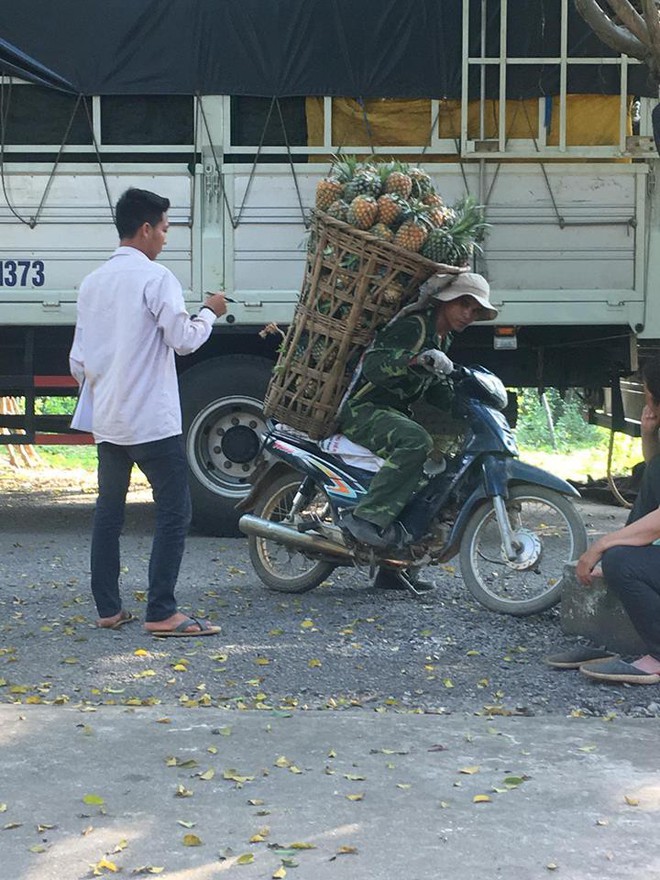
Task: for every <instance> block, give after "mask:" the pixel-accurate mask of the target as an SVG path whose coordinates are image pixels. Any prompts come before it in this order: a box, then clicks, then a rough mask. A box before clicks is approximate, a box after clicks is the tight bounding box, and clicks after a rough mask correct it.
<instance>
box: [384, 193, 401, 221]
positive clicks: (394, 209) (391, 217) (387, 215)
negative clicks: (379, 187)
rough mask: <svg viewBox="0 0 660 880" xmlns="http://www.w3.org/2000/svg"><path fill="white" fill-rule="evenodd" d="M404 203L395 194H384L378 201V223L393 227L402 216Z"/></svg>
mask: <svg viewBox="0 0 660 880" xmlns="http://www.w3.org/2000/svg"><path fill="white" fill-rule="evenodd" d="M403 208H404V202H403V201H402V200H401V199H400V197H399V196H397V195H395V194H394V193H384V194H383V195H382V196H381V197H380V198H379V199H378V222H379V223H384V224H385V225H386V226H393V225H394V224H395V223H396V221H397V220H398V219H399V217H400V216H401V212H402V211H403Z"/></svg>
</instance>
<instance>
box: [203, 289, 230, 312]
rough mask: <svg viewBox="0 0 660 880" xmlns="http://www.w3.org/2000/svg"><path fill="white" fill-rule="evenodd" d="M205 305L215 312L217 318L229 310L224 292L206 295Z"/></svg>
mask: <svg viewBox="0 0 660 880" xmlns="http://www.w3.org/2000/svg"><path fill="white" fill-rule="evenodd" d="M204 305H205V306H206V308H207V309H211V311H212V312H215V316H216V318H220V317H221V316H222V315H224V314H225V312H226V311H227V301H226V300H225V295H224V293H212V294H211V295H210V296H207V297H206V299H205V300H204Z"/></svg>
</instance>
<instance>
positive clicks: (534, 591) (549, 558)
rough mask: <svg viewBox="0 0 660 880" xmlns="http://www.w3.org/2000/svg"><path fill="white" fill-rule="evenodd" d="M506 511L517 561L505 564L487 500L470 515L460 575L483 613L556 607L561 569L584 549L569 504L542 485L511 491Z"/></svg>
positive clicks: (583, 538)
mask: <svg viewBox="0 0 660 880" xmlns="http://www.w3.org/2000/svg"><path fill="white" fill-rule="evenodd" d="M506 509H507V513H508V516H509V522H510V523H511V530H512V532H513V540H514V545H515V548H516V550H517V552H518V556H517V558H516V559H514V560H509V559H507V556H506V553H505V552H504V548H503V546H502V538H501V535H500V529H499V526H498V524H497V520H496V518H495V510H494V509H493V505H492V503H491V502H490V501H488V502H485V503H484V504H482V505H481V506H480V507H478V508H477V510H476V511H475V512H474V513H473V515H472V516H471V517H470V519H469V520H468V523H467V525H466V527H465V532H464V534H463V537H462V539H461V547H460V563H461V573H462V575H463V580H464V582H465V585H466V587H467V588H468V590H469V591H470V593H471V594H472V595H473V596H474V598H475V599H477V600H478V601H479V602H480V603H481V604H482V605H484V606H485V607H486V608H489V609H490V610H491V611H497V612H499V613H501V614H512V615H514V616H516V617H524V616H526V615H528V614H537V613H538V612H540V611H545V610H546V609H548V608H551V607H552V606H553V605H556V604H557V602H558V601H559V599H560V596H561V588H562V579H563V576H564V566H565V565H566V563H567V562H572V561H573V560H575V559H577V558H578V557H579V556H580V555H581V554H582V553H584V551H585V550H586V549H587V532H586V529H585V527H584V523H583V522H582V520H581V518H580V516H579V514H578V512H577V510H576V509H575V507H574V506H573V503H572V502H571V500H570V499H569V498H567V497H566V496H565V495H561V494H560V493H559V492H554V491H553V490H551V489H546V488H544V487H543V486H532V485H519V486H514V487H513V488H512V489H511V490H510V493H509V498H508V500H507V502H506Z"/></svg>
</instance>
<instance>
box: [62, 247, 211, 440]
mask: <svg viewBox="0 0 660 880" xmlns="http://www.w3.org/2000/svg"><path fill="white" fill-rule="evenodd" d="M214 321H215V315H214V313H213V312H212V311H211V310H210V309H202V310H201V311H200V313H199V315H198V316H197V317H195V318H191V317H190V315H189V314H188V312H187V311H186V307H185V303H184V299H183V291H182V290H181V285H180V284H179V282H178V281H177V279H176V278H175V276H174V275H173V274H172V272H170V270H169V269H167V268H166V267H165V266H162V265H160V264H159V263H157V262H155V261H153V260H150V259H149V258H148V257H147V256H146V255H145V254H143V253H142V252H141V251H139V250H137V249H136V248H133V247H125V246H121V247H118V248H117V250H116V251H115V252H114V253H113V254H112V256H111V257H110V259H109V260H108V261H107V262H106V263H104V264H103V265H102V266H100V267H99V268H98V269H96V270H95V271H94V272H92V273H91V274H90V275H88V276H87V277H86V278H85V279H84V280H83V282H82V284H81V285H80V294H79V296H78V313H77V321H76V329H75V334H74V339H73V345H72V347H71V352H70V354H69V363H70V368H71V374H72V375H73V376H74V378H75V379H76V380H77V381H78V383H82V381H83V380H84V382H85V389H86V394H88V395H89V397H90V403H91V408H92V433H93V435H94V439H95V441H96V442H97V443H101V442H103V441H108V442H110V443H116V444H117V445H119V446H131V445H134V444H137V443H148V442H150V441H152V440H162V439H164V438H165V437H173V436H176V435H177V434H181V431H182V427H181V405H180V402H179V389H178V382H177V375H176V367H175V360H174V353H175V352H176V353H177V354H180V355H185V354H191V352H193V351H196V350H197V349H198V348H199V347H200V346H201V345H203V344H204V342H206V340H207V339H208V338H209V336H210V334H211V327H212V325H213V322H214Z"/></svg>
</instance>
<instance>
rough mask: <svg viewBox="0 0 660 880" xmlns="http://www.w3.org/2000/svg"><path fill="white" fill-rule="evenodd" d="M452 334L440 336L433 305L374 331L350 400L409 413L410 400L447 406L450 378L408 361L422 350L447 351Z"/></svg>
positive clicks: (450, 396)
mask: <svg viewBox="0 0 660 880" xmlns="http://www.w3.org/2000/svg"><path fill="white" fill-rule="evenodd" d="M450 345H451V335H447V336H446V337H444V339H442V340H441V339H440V337H439V336H438V334H437V333H436V329H435V308H431V309H427V310H426V311H424V312H419V313H417V314H413V315H406V316H405V317H403V318H399V319H398V320H396V321H393V322H392V324H390V325H388V326H386V327H384V328H383V329H382V330H380V331H379V332H378V333H377V334H376V338H375V340H374V342H373V344H372V345H371V346H370V348H369V349H368V350H367V352H366V354H365V356H364V359H363V361H362V369H361V373H360V377H359V379H358V381H357V383H356V386H355V388H353V390H352V392H351V394H350V397H349V402H350V404H351V409H353V408H354V407H355V406H356V405H359V404H361V403H370V404H372V405H373V406H377V407H390V408H392V409H397V410H399V411H400V412H403V413H406V414H409V413H410V404H412V403H415V401H417V400H420V399H421V398H424V400H425V401H426V402H427V403H430V404H432V405H433V406H437V407H439V408H440V409H445V410H446V409H449V408H450V407H451V401H452V397H453V389H452V383H451V380H450V379H449V378H447V377H442V378H439V377H437V376H434V375H433V374H432V373H429V372H428V370H425V369H424V368H423V367H420V366H411V365H410V361H411V360H412V359H413V358H414V357H415V356H416V355H418V354H419V353H420V352H422V351H426V350H427V349H430V348H438V349H440V350H441V351H447V349H448V348H449V346H450Z"/></svg>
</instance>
